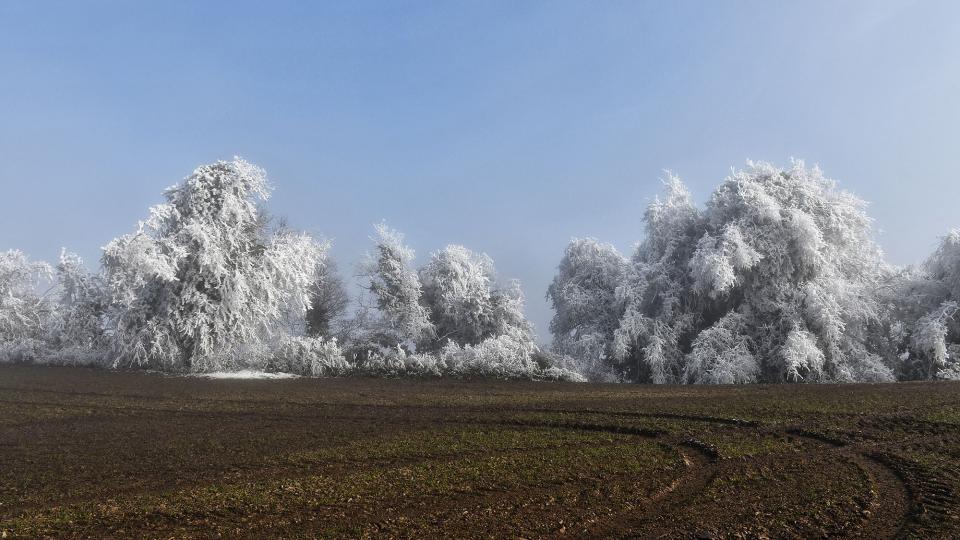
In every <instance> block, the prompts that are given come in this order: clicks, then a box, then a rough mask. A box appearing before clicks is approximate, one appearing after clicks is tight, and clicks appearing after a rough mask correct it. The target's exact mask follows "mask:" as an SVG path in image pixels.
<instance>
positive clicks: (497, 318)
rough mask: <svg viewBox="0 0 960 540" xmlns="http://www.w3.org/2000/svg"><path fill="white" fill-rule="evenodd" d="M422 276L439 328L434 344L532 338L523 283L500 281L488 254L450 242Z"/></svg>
mask: <svg viewBox="0 0 960 540" xmlns="http://www.w3.org/2000/svg"><path fill="white" fill-rule="evenodd" d="M420 279H421V281H422V283H423V303H424V304H425V305H426V306H427V307H428V309H429V314H430V320H431V321H433V323H434V327H435V330H436V335H435V340H434V343H433V345H432V347H433V348H436V347H440V346H443V344H444V343H446V342H447V341H451V342H453V343H456V344H458V345H476V344H478V343H480V342H481V341H483V340H484V339H487V338H490V337H495V336H499V335H504V334H509V335H513V336H516V337H523V338H526V339H528V340H530V341H532V329H531V327H530V325H529V323H528V322H527V320H526V318H525V317H524V315H523V293H522V291H521V290H520V285H519V283H517V282H510V283H509V284H508V285H507V286H506V287H500V286H498V284H497V280H496V271H495V269H494V266H493V259H491V258H490V257H489V256H487V255H486V254H485V253H474V252H472V251H470V250H469V249H467V248H465V247H463V246H459V245H450V246H447V247H446V248H444V249H442V250H440V251H438V252H436V253H434V254H433V256H432V257H431V258H430V262H428V263H427V264H426V265H425V266H424V267H423V268H422V269H421V270H420Z"/></svg>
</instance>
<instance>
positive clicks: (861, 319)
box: [548, 162, 896, 383]
mask: <svg viewBox="0 0 960 540" xmlns="http://www.w3.org/2000/svg"><path fill="white" fill-rule="evenodd" d="M644 222H645V225H646V237H645V238H644V240H643V242H642V243H641V244H639V246H638V248H637V250H636V252H635V253H634V255H633V257H632V259H631V261H630V262H629V263H628V264H626V265H625V270H624V271H623V273H622V277H619V278H618V277H616V276H617V271H616V270H613V269H614V268H617V267H618V266H617V265H616V264H615V263H614V262H613V261H616V257H614V256H613V255H612V253H609V250H607V253H606V254H604V255H603V256H602V257H601V256H600V254H599V253H597V254H590V253H591V251H598V250H597V249H596V248H594V247H591V246H589V245H585V246H578V247H577V249H579V250H584V249H585V248H589V249H586V253H588V254H590V255H589V257H588V260H590V261H592V262H590V263H589V264H584V263H582V262H581V263H580V264H579V267H577V266H576V265H572V264H571V260H570V258H571V251H570V250H571V248H568V253H567V254H565V258H564V260H563V261H562V262H561V271H560V274H559V275H558V276H557V279H556V280H555V281H554V285H553V286H552V287H551V289H550V290H549V291H548V295H549V296H550V297H551V299H553V300H554V304H555V306H556V307H557V315H556V317H555V319H554V321H555V323H554V326H555V331H554V335H555V339H557V337H560V338H566V337H567V336H576V335H577V334H578V332H581V331H584V330H586V331H587V332H585V334H586V335H590V336H596V340H597V341H598V342H599V343H600V344H599V345H598V346H597V347H598V349H600V348H602V349H604V350H610V351H611V354H610V356H609V358H610V364H611V367H612V368H613V369H615V370H618V371H619V372H620V373H621V375H622V376H624V377H626V378H629V379H632V380H638V381H650V382H654V383H667V382H691V383H746V382H754V381H882V380H891V379H892V378H893V376H894V368H895V367H896V365H895V364H896V360H895V359H893V358H891V357H890V356H891V355H890V354H888V353H889V350H890V346H889V345H890V340H889V337H888V336H887V333H886V332H885V324H884V321H885V320H886V319H885V317H886V315H887V310H886V308H885V306H884V305H883V304H882V303H881V302H880V301H879V297H878V295H877V290H878V288H879V287H880V286H881V285H882V284H883V283H885V282H886V281H888V280H889V278H890V275H891V270H890V269H889V268H888V267H887V266H886V265H885V263H884V262H883V259H882V256H881V253H880V250H879V249H878V248H877V246H876V244H875V243H874V242H873V229H872V223H871V220H870V219H869V217H868V216H867V214H866V212H865V204H864V203H863V201H861V200H860V199H858V198H857V197H855V196H853V195H851V194H850V193H847V192H845V191H842V190H839V189H837V187H836V184H835V183H834V182H833V181H831V180H829V179H827V178H825V177H824V176H823V174H822V173H821V171H820V170H819V169H817V168H807V167H805V166H804V165H803V163H802V162H795V163H794V164H793V166H792V167H790V168H788V169H779V168H777V167H774V166H772V165H770V164H767V163H749V164H748V166H747V167H746V168H745V169H743V170H740V171H735V172H734V173H733V174H731V175H730V176H729V177H728V178H726V179H725V180H724V181H723V182H722V183H721V184H720V186H719V187H717V189H716V190H715V191H714V193H713V194H712V196H711V197H710V200H709V202H708V203H707V205H706V207H705V208H702V209H701V208H698V207H697V206H696V205H694V204H693V201H692V199H691V196H690V193H689V192H688V190H687V189H686V187H685V186H684V185H683V184H682V183H681V182H680V180H679V179H677V178H675V177H672V176H671V177H670V178H669V179H668V181H667V186H666V194H665V196H664V197H663V198H658V199H657V200H655V201H654V202H653V203H651V204H650V205H649V206H648V207H647V209H646V212H645V214H644ZM573 254H576V255H577V256H582V255H580V254H578V253H576V252H574V253H573ZM601 261H605V262H603V263H602V264H601ZM601 269H603V271H602V272H601V271H600V270H601ZM581 272H582V273H583V274H584V275H585V277H578V275H579V274H580V273H581ZM593 276H604V277H596V278H594V277H593ZM617 280H619V282H618V284H617V285H616V286H613V285H612V284H613V283H614V282H616V281H617ZM611 290H613V293H611ZM611 298H612V300H611ZM558 300H559V301H560V302H559V304H558ZM574 308H576V309H574ZM606 310H612V312H613V313H617V314H619V321H618V323H617V325H616V328H615V329H614V330H613V331H612V332H609V331H608V329H609V326H605V325H603V324H599V321H605V320H609V319H608V317H609V316H610V314H611V312H610V311H606ZM617 310H620V311H617ZM575 314H580V315H579V317H580V318H577V316H575ZM570 321H587V322H589V323H590V324H584V325H583V326H582V329H583V330H582V329H581V327H577V326H576V325H575V324H572V323H571V322H570ZM594 321H597V322H594ZM594 328H597V329H598V330H594ZM558 330H559V331H560V332H557V331H558ZM562 346H563V345H561V347H562Z"/></svg>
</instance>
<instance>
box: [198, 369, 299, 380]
mask: <svg viewBox="0 0 960 540" xmlns="http://www.w3.org/2000/svg"><path fill="white" fill-rule="evenodd" d="M192 376H193V377H203V378H204V379H296V378H299V377H300V376H299V375H296V374H294V373H267V372H265V371H254V370H252V369H242V370H240V371H214V372H212V373H197V374H195V375H192Z"/></svg>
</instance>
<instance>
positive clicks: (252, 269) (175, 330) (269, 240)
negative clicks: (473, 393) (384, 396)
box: [0, 158, 960, 383]
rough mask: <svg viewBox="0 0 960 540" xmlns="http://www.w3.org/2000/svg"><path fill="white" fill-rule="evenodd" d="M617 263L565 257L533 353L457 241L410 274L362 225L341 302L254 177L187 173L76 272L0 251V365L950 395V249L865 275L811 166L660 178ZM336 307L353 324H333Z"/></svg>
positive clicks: (857, 229) (506, 303) (379, 229)
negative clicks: (927, 385) (353, 280)
mask: <svg viewBox="0 0 960 540" xmlns="http://www.w3.org/2000/svg"><path fill="white" fill-rule="evenodd" d="M665 188H666V189H665V191H666V192H665V194H664V196H663V197H662V198H657V199H656V200H655V201H653V202H652V203H651V204H649V205H648V207H647V209H646V212H645V213H644V216H643V221H644V225H645V229H646V230H645V235H644V237H643V240H642V241H641V242H640V243H639V244H638V245H637V248H636V250H635V251H634V253H633V254H632V256H630V257H629V258H628V257H625V256H623V255H621V254H620V253H619V252H618V251H617V250H616V249H615V248H614V247H613V246H611V245H610V244H605V243H602V242H599V241H597V240H594V239H574V240H572V241H571V242H570V244H569V245H568V246H567V247H566V249H565V251H564V253H563V256H562V258H561V260H560V263H559V266H558V273H557V275H556V277H555V278H554V280H553V282H552V283H551V284H550V286H549V288H548V290H547V292H546V294H547V298H548V300H549V301H550V302H551V304H552V306H553V309H554V317H553V319H552V320H551V323H550V328H549V330H550V333H551V334H552V337H553V342H552V346H551V347H550V348H549V349H545V348H543V347H541V346H539V345H538V342H537V338H536V335H535V333H534V330H533V327H532V325H531V324H530V323H529V322H528V321H527V319H526V318H525V316H524V312H523V307H524V295H523V292H522V290H521V288H520V284H519V283H518V282H516V281H501V280H500V279H499V278H498V276H497V274H496V270H495V268H494V263H493V260H492V259H490V257H488V256H487V255H485V254H482V253H476V252H473V251H471V250H469V249H467V248H465V247H463V246H460V245H450V246H447V247H445V248H443V249H441V250H438V251H436V252H434V253H433V254H432V255H431V256H430V258H429V260H428V261H427V262H426V264H424V265H423V266H422V267H420V268H415V267H414V265H413V261H414V252H413V250H412V249H411V248H410V247H409V246H407V245H406V244H405V243H404V237H403V235H402V234H401V233H399V232H397V231H394V230H392V229H390V228H389V227H387V226H386V225H385V224H380V225H377V226H376V227H375V228H374V234H373V236H372V238H371V241H372V247H371V250H370V251H369V252H368V254H367V256H366V257H365V259H364V260H363V262H362V263H361V264H360V265H359V268H358V269H359V272H358V273H359V276H360V278H359V279H360V281H361V285H362V291H363V292H362V293H361V294H360V295H359V296H358V297H357V298H350V296H349V295H348V292H347V287H346V285H345V282H344V280H343V278H342V277H341V275H340V273H339V271H338V269H337V265H336V263H335V262H334V261H333V260H332V258H331V257H330V256H329V255H328V251H329V247H330V243H329V242H328V241H325V240H322V239H318V238H314V237H312V236H310V235H308V234H305V233H302V232H297V231H294V230H291V229H290V228H288V227H287V226H286V225H284V223H283V222H282V221H281V220H277V219H274V218H272V217H271V216H270V214H269V213H268V212H267V211H266V209H265V207H264V203H265V202H266V201H267V199H268V198H269V195H270V190H271V186H270V184H269V182H268V180H267V177H266V174H265V172H264V171H263V170H262V169H260V168H259V167H257V166H255V165H252V164H250V163H248V162H246V161H244V160H242V159H239V158H237V159H234V160H232V161H221V162H217V163H214V164H210V165H204V166H201V167H199V168H198V169H196V170H195V171H194V172H193V174H191V175H190V176H189V177H187V178H186V179H184V180H183V181H182V182H181V183H180V184H178V185H176V186H174V187H172V188H169V189H168V190H166V192H165V193H164V197H165V199H166V201H165V202H164V203H163V204H159V205H157V206H154V207H153V208H151V209H150V211H149V214H148V216H147V217H146V219H144V220H143V221H141V222H140V223H139V224H138V226H137V228H136V230H135V231H134V232H132V233H129V234H125V235H122V236H119V237H118V238H116V239H114V240H112V241H111V242H109V243H108V244H107V245H106V246H105V247H104V248H103V254H102V257H101V261H100V263H101V264H100V267H99V269H98V270H96V271H93V272H91V271H89V270H87V269H86V268H85V267H84V265H83V263H82V261H81V260H80V259H79V257H77V256H76V255H73V254H70V253H68V252H66V251H64V252H63V253H62V254H61V257H60V261H59V262H58V263H57V264H56V265H49V264H46V263H42V262H36V261H31V260H30V259H29V258H28V257H27V256H26V255H25V254H24V253H22V252H21V251H17V250H10V251H6V252H0V362H7V363H10V362H23V363H42V364H65V365H99V366H106V367H111V368H149V369H157V370H163V371H171V372H212V371H231V370H238V369H259V370H265V371H284V372H292V373H298V374H301V375H309V376H342V375H350V374H365V375H377V376H397V375H419V376H460V377H470V376H481V377H499V378H532V379H552V380H573V381H582V380H594V381H611V382H612V381H624V382H625V381H632V382H652V383H750V382H863V381H870V382H879V381H893V380H909V379H932V378H947V379H958V378H960V363H958V362H957V361H956V358H957V354H958V353H960V325H958V324H957V320H956V318H955V315H956V313H957V311H958V309H960V307H958V306H960V305H958V303H957V302H958V299H960V232H957V231H953V232H951V233H949V234H948V235H947V236H946V237H944V238H943V239H942V240H941V243H940V245H939V247H938V248H937V249H936V251H935V252H934V253H933V254H932V255H931V256H930V257H929V258H928V260H926V261H925V262H924V263H922V264H920V265H918V266H911V267H906V268H901V267H895V266H893V265H890V264H888V263H886V262H885V260H884V258H883V254H882V252H881V250H880V249H879V247H878V246H877V245H876V243H875V242H874V240H873V236H874V230H873V225H872V221H871V220H870V218H869V216H868V215H867V214H866V210H865V203H864V202H863V201H862V200H861V199H859V198H857V197H856V196H854V195H852V194H850V193H848V192H845V191H842V190H840V189H838V188H837V186H836V184H835V182H833V181H832V180H829V179H827V178H825V177H824V176H823V174H822V173H821V171H820V170H819V169H818V168H807V167H806V166H805V165H804V164H803V163H802V162H794V163H793V164H792V165H791V167H789V168H786V169H781V168H777V167H775V166H773V165H770V164H767V163H748V165H747V167H746V168H744V169H743V170H739V171H736V172H734V173H732V174H731V175H730V176H728V177H727V178H726V179H724V180H723V182H721V184H720V185H719V186H718V187H717V188H716V189H715V190H714V192H713V194H712V195H711V197H710V199H709V201H708V202H707V204H706V205H705V206H704V207H703V208H698V207H697V206H696V205H694V204H693V202H692V199H691V196H690V193H689V192H688V190H687V189H686V187H685V186H684V185H683V184H682V182H681V181H680V180H679V179H677V178H676V177H673V176H671V177H669V178H668V180H667V182H666V186H665ZM351 308H352V309H351Z"/></svg>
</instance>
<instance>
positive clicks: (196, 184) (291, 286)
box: [103, 158, 328, 372]
mask: <svg viewBox="0 0 960 540" xmlns="http://www.w3.org/2000/svg"><path fill="white" fill-rule="evenodd" d="M165 195H166V199H167V202H166V203H165V204H162V205H158V206H155V207H153V208H152V209H151V211H150V218H149V219H148V220H146V221H145V222H142V223H141V224H140V227H139V229H138V231H137V232H136V233H133V234H128V235H124V236H121V237H120V238H117V239H116V240H114V241H112V242H110V243H109V244H108V245H107V246H106V247H105V248H104V254H103V264H104V269H105V272H106V279H107V283H108V285H109V287H110V290H111V295H112V304H111V315H112V318H111V330H112V332H113V337H114V339H113V341H114V346H115V349H116V354H117V356H116V360H115V363H116V364H117V365H140V366H151V367H156V368H160V369H167V370H185V371H194V372H203V371H217V370H222V369H227V368H236V367H238V366H239V365H242V363H243V357H244V352H245V350H246V348H249V347H256V346H257V345H259V344H261V343H262V342H264V341H265V340H267V339H268V338H270V337H271V336H272V334H273V333H274V332H275V330H276V327H277V325H278V323H279V321H281V320H282V319H283V318H284V317H285V316H286V314H287V312H288V311H289V310H292V311H294V312H298V313H303V312H305V311H306V308H307V306H308V303H309V299H310V297H309V291H310V287H311V285H312V279H313V276H314V275H315V274H316V268H317V267H318V266H319V265H322V264H323V261H324V257H325V254H326V251H327V247H328V245H327V244H326V243H319V242H316V241H314V240H313V239H311V238H310V237H308V236H306V235H302V234H293V233H288V232H282V233H278V234H273V235H270V234H268V233H267V231H266V230H265V224H264V221H263V219H262V214H261V212H260V210H259V209H258V207H257V201H258V200H265V199H266V198H267V197H268V196H269V184H268V183H267V178H266V174H265V173H264V171H263V170H262V169H260V168H258V167H256V166H254V165H251V164H250V163H247V162H246V161H243V160H241V159H239V158H238V159H234V160H233V161H229V162H225V161H220V162H217V163H215V164H212V165H204V166H202V167H200V168H198V169H197V170H195V171H194V172H193V174H192V175H190V176H189V177H188V178H187V179H186V180H184V182H183V183H182V184H180V185H178V186H175V187H173V188H170V189H168V190H167V192H166V194H165Z"/></svg>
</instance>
